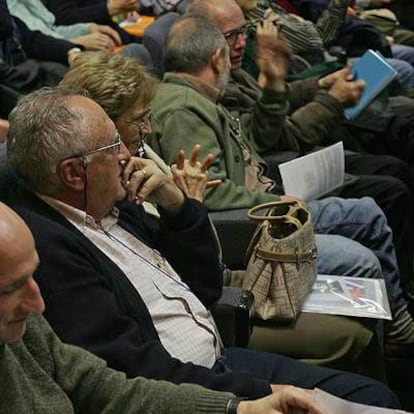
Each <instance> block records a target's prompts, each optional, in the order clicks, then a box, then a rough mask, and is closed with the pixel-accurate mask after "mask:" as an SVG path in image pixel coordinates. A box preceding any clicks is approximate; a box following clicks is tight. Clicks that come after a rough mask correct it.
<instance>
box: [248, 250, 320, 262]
mask: <svg viewBox="0 0 414 414" xmlns="http://www.w3.org/2000/svg"><path fill="white" fill-rule="evenodd" d="M256 255H257V257H259V258H260V259H263V260H273V261H275V262H281V263H296V264H299V263H304V262H311V261H313V260H315V259H316V249H312V250H308V251H307V252H295V253H280V252H269V251H268V250H263V249H261V248H260V247H258V248H257V249H256Z"/></svg>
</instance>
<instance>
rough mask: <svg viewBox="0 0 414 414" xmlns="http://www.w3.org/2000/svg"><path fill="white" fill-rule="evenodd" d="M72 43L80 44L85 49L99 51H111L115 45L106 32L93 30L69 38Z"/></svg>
mask: <svg viewBox="0 0 414 414" xmlns="http://www.w3.org/2000/svg"><path fill="white" fill-rule="evenodd" d="M71 41H72V42H73V43H76V44H79V45H82V46H83V47H84V48H85V49H86V50H90V51H99V50H107V51H112V50H113V48H114V47H115V44H114V41H113V40H112V38H111V37H109V36H107V35H106V34H103V33H99V32H95V33H91V34H88V35H85V36H79V37H76V38H75V39H72V40H71Z"/></svg>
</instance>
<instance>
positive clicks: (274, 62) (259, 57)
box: [256, 13, 290, 90]
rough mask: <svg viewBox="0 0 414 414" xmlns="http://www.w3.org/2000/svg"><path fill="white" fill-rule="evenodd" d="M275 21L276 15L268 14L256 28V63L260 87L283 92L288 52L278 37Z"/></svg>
mask: <svg viewBox="0 0 414 414" xmlns="http://www.w3.org/2000/svg"><path fill="white" fill-rule="evenodd" d="M277 19H278V16H277V15H276V14H274V13H273V14H272V13H268V14H267V16H266V18H265V19H264V20H263V22H261V23H260V24H259V25H258V26H257V32H256V61H257V65H258V67H259V69H260V74H259V85H260V87H262V88H268V89H273V90H284V89H285V78H286V75H287V72H288V58H289V55H290V50H289V47H288V45H287V43H286V42H285V41H284V40H283V39H282V38H281V37H280V36H279V33H278V27H277Z"/></svg>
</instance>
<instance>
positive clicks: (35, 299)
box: [22, 278, 45, 315]
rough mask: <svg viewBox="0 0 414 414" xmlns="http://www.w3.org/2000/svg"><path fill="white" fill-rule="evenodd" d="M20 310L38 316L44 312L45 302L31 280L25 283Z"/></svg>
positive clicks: (37, 287)
mask: <svg viewBox="0 0 414 414" xmlns="http://www.w3.org/2000/svg"><path fill="white" fill-rule="evenodd" d="M22 295H23V296H22V308H23V309H24V310H25V311H26V312H29V313H34V314H37V315H40V314H42V313H43V312H44V310H45V302H44V301H43V298H42V295H41V293H40V289H39V285H38V284H37V283H36V281H35V280H34V279H33V278H30V279H29V280H28V281H27V282H26V286H25V287H24V290H23V292H22Z"/></svg>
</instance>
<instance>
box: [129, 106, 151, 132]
mask: <svg viewBox="0 0 414 414" xmlns="http://www.w3.org/2000/svg"><path fill="white" fill-rule="evenodd" d="M151 121H152V112H151V108H148V109H147V110H146V111H145V112H144V113H143V114H142V115H140V116H138V117H136V118H135V119H130V120H129V121H128V122H129V123H130V124H133V125H136V126H137V127H138V129H139V130H140V131H141V130H142V129H143V128H144V127H146V126H148V125H150V124H151Z"/></svg>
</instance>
